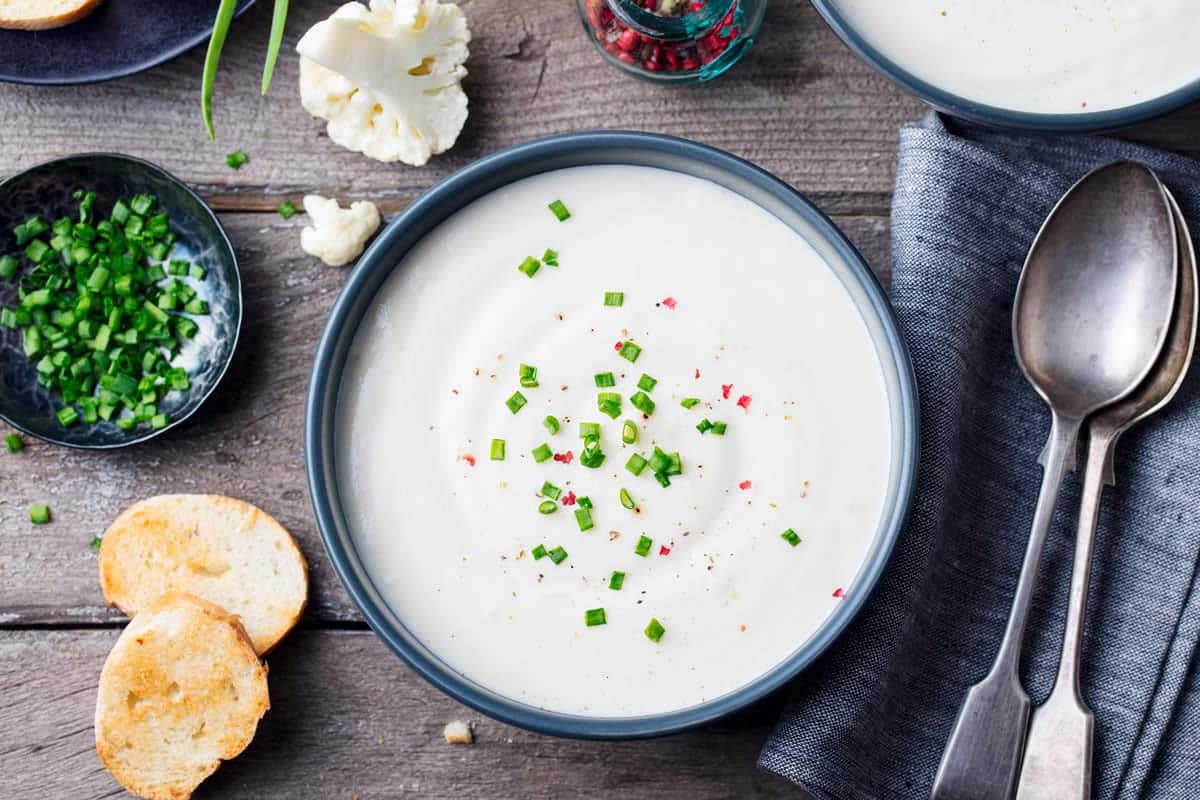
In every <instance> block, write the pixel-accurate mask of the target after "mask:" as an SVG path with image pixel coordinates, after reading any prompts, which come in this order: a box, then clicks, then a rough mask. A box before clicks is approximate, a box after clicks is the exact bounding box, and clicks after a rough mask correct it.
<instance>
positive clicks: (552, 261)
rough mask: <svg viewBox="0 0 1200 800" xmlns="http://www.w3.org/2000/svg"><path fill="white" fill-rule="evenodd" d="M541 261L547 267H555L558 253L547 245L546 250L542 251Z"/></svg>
mask: <svg viewBox="0 0 1200 800" xmlns="http://www.w3.org/2000/svg"><path fill="white" fill-rule="evenodd" d="M542 263H543V264H545V265H546V266H547V267H557V266H558V253H556V252H555V251H553V250H551V249H550V248H549V247H547V248H546V252H544V253H542Z"/></svg>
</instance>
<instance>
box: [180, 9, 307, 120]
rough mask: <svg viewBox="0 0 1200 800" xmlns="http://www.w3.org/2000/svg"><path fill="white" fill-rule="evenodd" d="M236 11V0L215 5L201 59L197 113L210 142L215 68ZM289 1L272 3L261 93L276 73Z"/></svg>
mask: <svg viewBox="0 0 1200 800" xmlns="http://www.w3.org/2000/svg"><path fill="white" fill-rule="evenodd" d="M236 10H237V0H221V4H220V5H219V6H217V19H216V21H215V22H214V23H213V32H212V38H210V39H209V40H208V53H207V54H206V55H205V57H204V78H203V81H202V83H201V88H200V113H201V114H202V115H203V116H204V128H205V130H207V131H208V138H209V139H216V138H217V136H216V133H215V132H214V130H213V119H212V99H213V86H214V85H215V84H216V81H217V66H218V65H219V64H220V61H221V51H222V50H223V49H224V48H225V37H226V36H228V35H229V25H230V23H232V22H233V14H234V12H235V11H236ZM287 13H288V0H275V13H274V15H273V16H272V18H271V38H270V39H269V40H268V42H267V60H266V62H264V64H263V75H262V93H263V94H264V95H265V94H266V93H267V90H268V89H270V88H271V76H272V75H273V74H274V73H275V62H276V61H277V60H278V59H279V48H280V46H281V45H282V44H283V28H284V25H285V24H286V23H287Z"/></svg>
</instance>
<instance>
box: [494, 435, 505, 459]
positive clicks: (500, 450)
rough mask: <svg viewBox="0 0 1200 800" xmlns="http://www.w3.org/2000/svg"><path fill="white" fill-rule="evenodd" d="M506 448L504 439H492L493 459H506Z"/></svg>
mask: <svg viewBox="0 0 1200 800" xmlns="http://www.w3.org/2000/svg"><path fill="white" fill-rule="evenodd" d="M504 448H505V444H504V440H503V439H492V461H503V460H504Z"/></svg>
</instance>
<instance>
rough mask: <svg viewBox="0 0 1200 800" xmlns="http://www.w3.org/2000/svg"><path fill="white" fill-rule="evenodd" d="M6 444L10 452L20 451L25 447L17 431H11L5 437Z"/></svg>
mask: <svg viewBox="0 0 1200 800" xmlns="http://www.w3.org/2000/svg"><path fill="white" fill-rule="evenodd" d="M4 446H5V447H6V448H7V449H8V452H10V453H19V452H21V450H23V449H24V448H25V443H24V442H22V441H21V437H20V436H17V435H16V434H15V433H10V434H9V435H8V436H5V437H4Z"/></svg>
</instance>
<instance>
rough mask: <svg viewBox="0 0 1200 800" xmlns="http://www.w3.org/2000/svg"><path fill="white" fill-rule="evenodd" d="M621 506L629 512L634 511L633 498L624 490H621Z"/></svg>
mask: <svg viewBox="0 0 1200 800" xmlns="http://www.w3.org/2000/svg"><path fill="white" fill-rule="evenodd" d="M621 505H623V506H625V507H626V508H628V509H629V510H630V511H633V509H634V503H633V498H632V497H631V496H630V495H629V492H628V491H626V490H625V489H622V490H621Z"/></svg>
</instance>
